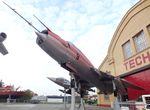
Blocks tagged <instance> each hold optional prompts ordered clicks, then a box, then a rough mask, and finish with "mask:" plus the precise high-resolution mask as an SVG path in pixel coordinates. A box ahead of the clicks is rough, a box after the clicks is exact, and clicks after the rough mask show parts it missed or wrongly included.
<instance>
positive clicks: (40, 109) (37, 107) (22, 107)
mask: <svg viewBox="0 0 150 110" xmlns="http://www.w3.org/2000/svg"><path fill="white" fill-rule="evenodd" d="M0 110H69V105H68V106H67V109H65V108H64V105H63V104H0ZM86 110H111V109H110V108H100V107H97V106H89V105H86Z"/></svg>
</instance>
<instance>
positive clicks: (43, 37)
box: [35, 32, 47, 40]
mask: <svg viewBox="0 0 150 110" xmlns="http://www.w3.org/2000/svg"><path fill="white" fill-rule="evenodd" d="M35 33H36V35H37V36H38V37H39V38H41V39H43V40H44V39H46V37H47V35H46V34H43V33H40V32H35Z"/></svg>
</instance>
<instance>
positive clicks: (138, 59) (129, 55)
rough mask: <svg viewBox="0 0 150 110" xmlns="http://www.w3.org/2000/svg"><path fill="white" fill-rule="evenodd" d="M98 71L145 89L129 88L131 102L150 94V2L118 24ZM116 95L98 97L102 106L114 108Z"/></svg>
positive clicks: (138, 5)
mask: <svg viewBox="0 0 150 110" xmlns="http://www.w3.org/2000/svg"><path fill="white" fill-rule="evenodd" d="M99 70H101V71H104V72H107V73H110V74H112V75H114V76H120V77H121V78H124V79H126V80H127V81H129V82H131V83H133V84H135V85H138V86H139V87H142V88H143V89H144V90H135V89H131V88H128V89H127V92H128V100H137V99H138V97H139V96H141V95H143V94H150V0H140V1H139V2H138V3H136V4H135V5H134V6H133V7H132V8H131V9H129V10H128V12H127V13H126V14H125V16H124V17H123V19H122V20H121V22H120V24H119V25H118V27H117V29H116V31H115V33H114V35H113V37H112V40H111V43H110V45H109V48H108V52H107V56H106V57H105V59H104V60H103V62H102V63H101V65H100V66H99ZM114 99H115V98H114V95H113V94H112V95H102V94H100V95H98V105H99V106H111V105H112V103H113V101H114Z"/></svg>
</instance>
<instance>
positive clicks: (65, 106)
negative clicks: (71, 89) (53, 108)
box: [64, 89, 67, 109]
mask: <svg viewBox="0 0 150 110" xmlns="http://www.w3.org/2000/svg"><path fill="white" fill-rule="evenodd" d="M64 106H65V109H66V108H67V106H66V89H64Z"/></svg>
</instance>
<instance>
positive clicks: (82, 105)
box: [78, 97, 85, 110]
mask: <svg viewBox="0 0 150 110" xmlns="http://www.w3.org/2000/svg"><path fill="white" fill-rule="evenodd" d="M78 110H85V106H84V102H83V98H82V97H81V100H80V104H79V108H78Z"/></svg>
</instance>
